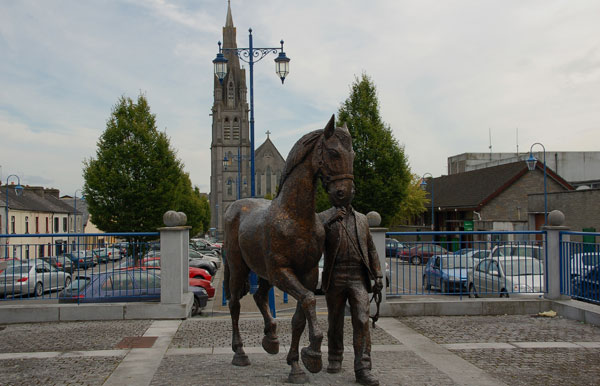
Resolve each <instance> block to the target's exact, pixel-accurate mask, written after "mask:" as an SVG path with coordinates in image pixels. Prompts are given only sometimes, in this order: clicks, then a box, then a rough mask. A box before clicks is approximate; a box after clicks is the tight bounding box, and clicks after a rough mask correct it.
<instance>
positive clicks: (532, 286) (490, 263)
mask: <svg viewBox="0 0 600 386" xmlns="http://www.w3.org/2000/svg"><path fill="white" fill-rule="evenodd" d="M543 283H544V266H543V263H542V262H541V261H540V260H538V259H535V258H532V257H515V258H512V257H500V258H491V259H490V258H488V259H484V260H483V261H481V262H479V263H478V264H476V265H475V268H474V269H473V270H472V271H469V297H472V298H476V297H479V295H481V294H496V295H499V296H500V297H508V296H509V293H513V292H517V293H539V292H543V291H544V284H543Z"/></svg>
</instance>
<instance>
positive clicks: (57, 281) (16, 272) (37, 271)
mask: <svg viewBox="0 0 600 386" xmlns="http://www.w3.org/2000/svg"><path fill="white" fill-rule="evenodd" d="M70 284H71V275H69V274H68V273H65V272H63V271H59V270H57V269H56V268H54V267H52V266H51V265H50V264H48V263H46V262H45V261H43V260H40V259H31V260H24V261H21V262H20V263H19V264H13V265H9V266H7V267H6V269H5V270H4V271H3V272H2V273H0V295H3V296H9V295H34V296H42V295H43V294H44V292H51V291H55V290H60V289H63V288H65V287H68V286H69V285H70Z"/></svg>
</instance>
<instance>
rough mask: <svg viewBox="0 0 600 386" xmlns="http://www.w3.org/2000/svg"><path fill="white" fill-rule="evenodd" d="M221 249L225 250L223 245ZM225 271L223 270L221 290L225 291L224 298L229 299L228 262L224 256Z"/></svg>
mask: <svg viewBox="0 0 600 386" xmlns="http://www.w3.org/2000/svg"><path fill="white" fill-rule="evenodd" d="M223 250H225V246H223ZM224 266H225V271H224V272H223V290H224V291H225V299H227V300H229V298H230V297H231V292H230V291H229V276H230V273H229V262H228V261H227V258H225V264H224Z"/></svg>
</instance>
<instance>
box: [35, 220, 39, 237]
mask: <svg viewBox="0 0 600 386" xmlns="http://www.w3.org/2000/svg"><path fill="white" fill-rule="evenodd" d="M35 233H40V218H39V217H37V216H36V217H35Z"/></svg>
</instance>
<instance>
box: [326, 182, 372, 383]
mask: <svg viewBox="0 0 600 386" xmlns="http://www.w3.org/2000/svg"><path fill="white" fill-rule="evenodd" d="M327 193H328V194H329V198H330V200H331V202H332V204H333V205H334V206H333V207H332V208H330V209H328V210H326V211H324V212H321V213H319V218H320V219H321V221H322V222H323V225H324V227H325V234H326V237H325V263H324V266H323V278H322V289H323V291H324V292H325V299H326V300H327V310H328V313H329V316H328V321H329V328H328V331H327V339H328V349H329V353H328V360H329V365H328V367H327V372H329V373H338V372H340V371H341V368H342V359H343V353H344V342H343V336H344V331H343V328H344V309H345V305H346V301H348V302H349V304H350V311H351V314H352V332H353V345H354V373H355V376H356V381H357V382H358V383H360V384H362V385H379V381H378V380H377V379H376V378H375V377H374V376H373V375H372V374H371V334H370V331H369V292H373V291H375V292H378V291H381V289H382V288H383V281H382V277H383V275H382V273H381V267H380V264H379V257H378V255H377V251H376V249H375V245H374V244H373V239H372V238H371V233H370V232H369V225H368V221H367V217H366V216H365V215H363V214H362V213H359V212H357V211H355V210H354V209H353V208H352V206H351V205H350V204H351V202H352V199H353V198H354V184H348V183H343V182H342V181H341V180H336V181H331V182H329V183H328V186H327ZM371 280H373V281H374V282H375V284H374V286H372V285H371Z"/></svg>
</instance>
